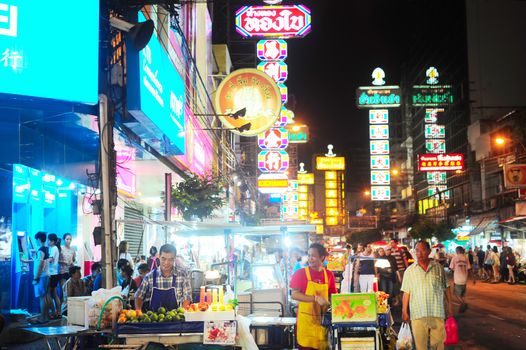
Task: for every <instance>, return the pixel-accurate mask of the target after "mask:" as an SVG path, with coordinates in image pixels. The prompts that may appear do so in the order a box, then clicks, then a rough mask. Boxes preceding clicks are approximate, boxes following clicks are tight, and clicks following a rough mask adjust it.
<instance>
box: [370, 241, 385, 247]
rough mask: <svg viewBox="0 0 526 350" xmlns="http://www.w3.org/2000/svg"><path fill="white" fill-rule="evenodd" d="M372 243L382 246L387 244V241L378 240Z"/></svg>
mask: <svg viewBox="0 0 526 350" xmlns="http://www.w3.org/2000/svg"><path fill="white" fill-rule="evenodd" d="M371 245H379V246H382V245H387V242H386V241H376V242H372V243H371Z"/></svg>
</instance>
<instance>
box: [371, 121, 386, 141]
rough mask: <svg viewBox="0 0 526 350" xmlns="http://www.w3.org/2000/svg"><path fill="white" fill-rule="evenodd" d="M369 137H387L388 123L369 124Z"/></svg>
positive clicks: (374, 138)
mask: <svg viewBox="0 0 526 350" xmlns="http://www.w3.org/2000/svg"><path fill="white" fill-rule="evenodd" d="M369 138H370V139H373V140H387V139H389V125H386V124H382V125H373V124H371V125H369Z"/></svg>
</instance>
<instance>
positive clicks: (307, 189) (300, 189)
mask: <svg viewBox="0 0 526 350" xmlns="http://www.w3.org/2000/svg"><path fill="white" fill-rule="evenodd" d="M298 192H299V193H307V192H309V188H308V187H307V186H305V185H301V186H298Z"/></svg>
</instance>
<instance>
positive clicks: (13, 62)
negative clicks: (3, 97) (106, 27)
mask: <svg viewBox="0 0 526 350" xmlns="http://www.w3.org/2000/svg"><path fill="white" fill-rule="evenodd" d="M80 23H81V25H80ZM0 81H1V82H2V83H1V84H0V93H3V94H12V95H20V96H31V97H40V98H50V99H57V100H63V101H69V102H80V103H87V104H96V103H97V102H98V96H99V1H98V0H85V1H68V0H55V1H42V0H3V1H0Z"/></svg>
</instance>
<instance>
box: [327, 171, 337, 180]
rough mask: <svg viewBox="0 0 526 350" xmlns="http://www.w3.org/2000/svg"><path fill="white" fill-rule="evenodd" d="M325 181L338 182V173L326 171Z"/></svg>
mask: <svg viewBox="0 0 526 350" xmlns="http://www.w3.org/2000/svg"><path fill="white" fill-rule="evenodd" d="M325 180H336V172H335V171H326V172H325Z"/></svg>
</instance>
